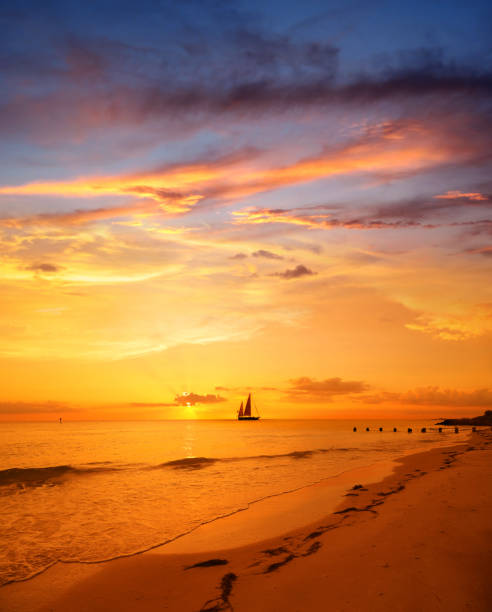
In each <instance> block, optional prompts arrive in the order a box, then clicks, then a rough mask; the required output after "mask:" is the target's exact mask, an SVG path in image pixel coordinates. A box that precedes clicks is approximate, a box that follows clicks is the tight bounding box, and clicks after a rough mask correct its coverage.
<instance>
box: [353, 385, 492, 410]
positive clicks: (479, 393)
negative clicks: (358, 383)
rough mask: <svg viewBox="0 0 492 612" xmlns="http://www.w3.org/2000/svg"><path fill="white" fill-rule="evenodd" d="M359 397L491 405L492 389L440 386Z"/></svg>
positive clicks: (423, 403)
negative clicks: (447, 387)
mask: <svg viewBox="0 0 492 612" xmlns="http://www.w3.org/2000/svg"><path fill="white" fill-rule="evenodd" d="M358 399H359V400H360V401H362V402H364V403H367V404H383V403H388V402H389V403H392V402H397V403H399V404H410V405H415V406H456V407H463V408H465V407H468V406H470V407H472V406H477V407H491V406H492V389H488V388H484V389H475V390H474V391H459V390H456V389H440V388H439V387H424V388H420V389H415V390H413V391H406V392H403V393H392V392H381V393H376V394H374V395H364V396H361V397H359V398H358Z"/></svg>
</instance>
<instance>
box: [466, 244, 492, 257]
mask: <svg viewBox="0 0 492 612" xmlns="http://www.w3.org/2000/svg"><path fill="white" fill-rule="evenodd" d="M464 252H465V253H470V254H471V255H483V256H484V257H492V245H489V246H483V247H478V248H476V249H466V251H464Z"/></svg>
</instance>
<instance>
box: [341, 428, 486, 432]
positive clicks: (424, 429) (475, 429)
mask: <svg viewBox="0 0 492 612" xmlns="http://www.w3.org/2000/svg"><path fill="white" fill-rule="evenodd" d="M353 431H357V427H354V429H353ZM366 431H371V430H370V428H369V427H366ZM379 431H383V428H382V427H380V428H379ZM393 431H398V429H397V428H396V427H393ZM407 431H408V433H413V429H412V428H411V427H409V428H408V429H407ZM420 431H421V433H426V432H427V427H422V429H421V430H420ZM437 431H438V432H439V433H442V427H439V428H438V430H437ZM459 431H460V430H459V429H458V428H457V427H455V428H454V433H459ZM472 431H477V428H476V427H472Z"/></svg>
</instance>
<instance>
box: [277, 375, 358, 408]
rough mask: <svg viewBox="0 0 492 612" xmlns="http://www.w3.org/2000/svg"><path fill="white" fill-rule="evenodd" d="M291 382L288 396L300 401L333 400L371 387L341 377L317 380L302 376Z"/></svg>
mask: <svg viewBox="0 0 492 612" xmlns="http://www.w3.org/2000/svg"><path fill="white" fill-rule="evenodd" d="M290 384H291V387H290V388H289V389H288V390H287V396H288V398H289V399H290V400H293V401H299V402H321V401H323V402H331V401H332V399H333V397H335V396H338V395H351V394H353V393H355V394H357V393H363V392H364V391H367V390H368V389H369V386H368V385H367V384H366V383H364V382H362V381H360V380H342V379H341V378H327V379H325V380H315V379H313V378H309V377H307V376H301V377H300V378H294V379H292V380H291V381H290Z"/></svg>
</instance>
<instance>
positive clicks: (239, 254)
mask: <svg viewBox="0 0 492 612" xmlns="http://www.w3.org/2000/svg"><path fill="white" fill-rule="evenodd" d="M247 257H248V256H247V255H245V254H244V253H236V254H235V255H232V256H231V257H229V259H247Z"/></svg>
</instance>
